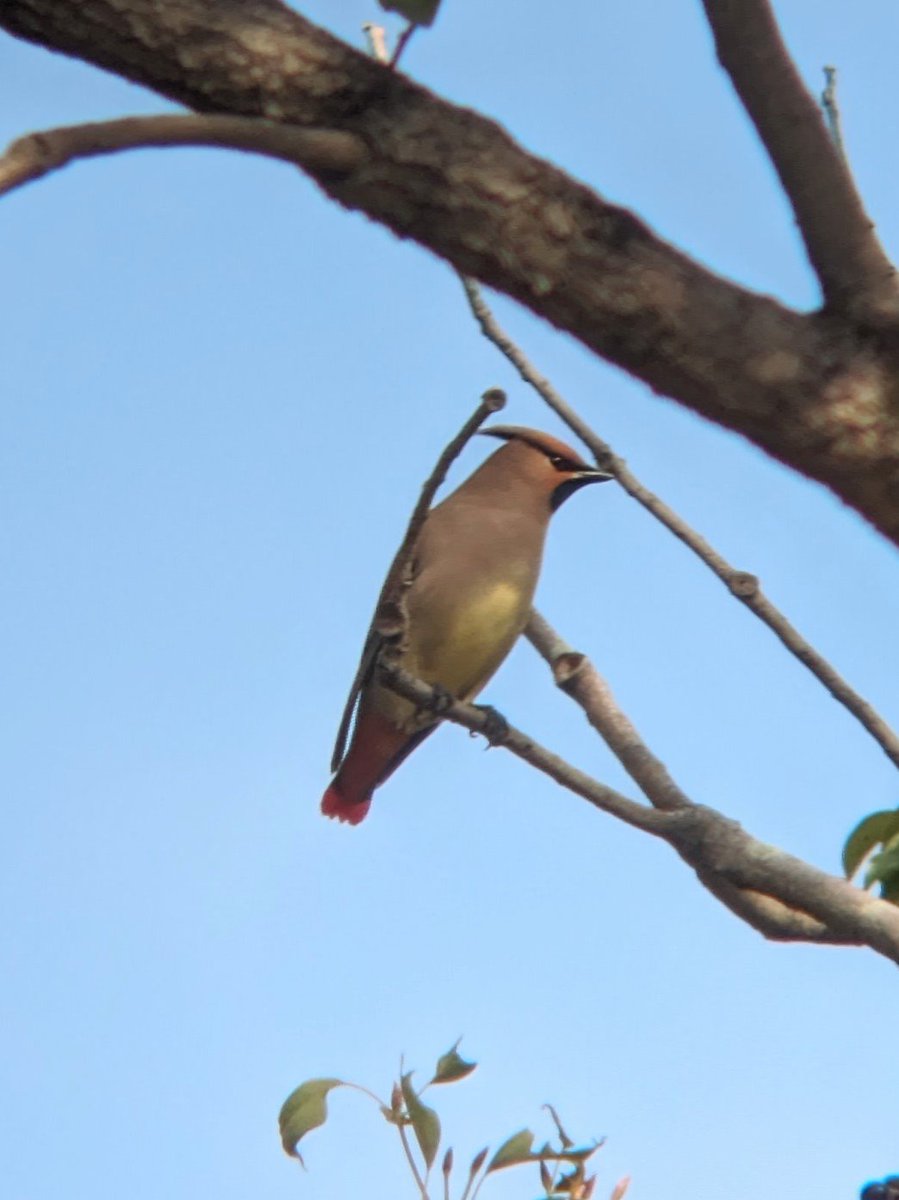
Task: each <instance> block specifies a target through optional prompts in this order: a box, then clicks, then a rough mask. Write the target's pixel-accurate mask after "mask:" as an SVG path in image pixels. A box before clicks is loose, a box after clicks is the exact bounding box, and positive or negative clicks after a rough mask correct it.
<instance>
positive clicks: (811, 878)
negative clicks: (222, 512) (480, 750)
mask: <svg viewBox="0 0 899 1200" xmlns="http://www.w3.org/2000/svg"><path fill="white" fill-rule="evenodd" d="M379 670H380V674H381V679H382V681H383V682H384V683H385V684H386V686H388V687H390V688H392V689H393V690H394V691H395V692H397V693H398V694H399V695H401V696H405V697H406V699H408V700H411V701H412V702H413V703H414V704H417V705H418V706H419V707H421V708H429V709H432V710H433V709H435V708H438V707H439V711H440V715H441V716H443V717H445V718H446V719H447V720H449V721H452V722H453V723H454V724H456V725H461V726H462V727H463V728H465V729H468V730H470V731H471V732H473V733H483V734H484V735H485V736H488V737H492V731H493V728H494V725H495V716H494V715H493V714H491V713H490V712H489V711H485V710H484V709H482V708H479V707H478V706H477V705H473V704H463V703H461V702H460V701H450V702H449V703H443V699H444V698H443V696H441V695H440V694H439V693H435V691H434V689H433V688H432V687H430V686H429V685H428V684H426V683H422V681H421V680H418V679H415V678H414V677H413V676H412V675H410V674H409V673H408V672H406V671H404V670H402V669H401V668H399V667H397V666H395V665H386V664H382V665H381V666H380V668H379ZM492 740H493V744H495V745H502V746H503V747H505V748H506V749H507V750H510V751H511V752H512V753H513V754H515V755H517V757H519V758H521V759H523V760H524V761H525V762H527V763H530V764H531V766H533V767H536V768H537V770H539V771H542V772H543V773H544V774H545V775H548V776H549V777H550V778H551V779H554V780H555V781H556V782H557V783H559V784H561V785H562V786H563V787H565V788H568V790H569V791H572V792H574V793H575V794H576V795H578V796H582V797H583V798H584V799H585V800H588V801H589V802H590V803H591V804H593V805H594V806H595V807H596V808H598V809H601V810H602V811H603V812H606V813H608V814H609V815H610V816H614V817H617V818H618V819H619V820H621V821H624V822H625V824H627V825H631V826H633V827H634V828H635V829H641V830H643V832H644V833H651V834H652V835H653V836H654V837H659V838H661V839H662V840H663V841H666V842H668V844H669V845H670V846H672V847H673V848H674V849H675V850H676V851H677V853H678V854H679V855H680V856H681V858H683V859H684V861H685V862H687V863H688V864H689V865H690V866H691V867H693V869H694V870H695V871H696V873H697V875H698V876H699V877H700V879H702V878H703V877H704V876H706V877H711V879H712V880H714V882H715V885H716V886H715V888H714V889H711V888H710V890H713V891H714V894H715V895H716V896H717V897H718V898H719V899H721V900H723V901H724V903H725V904H727V906H728V907H729V908H731V910H732V911H733V912H735V913H736V914H737V915H738V916H741V917H743V918H744V919H746V920H748V921H749V923H750V924H752V925H753V927H754V928H756V929H758V930H759V931H760V932H762V933H764V934H765V936H767V937H776V938H778V939H780V940H806V939H807V940H810V941H824V942H828V943H832V944H840V945H866V946H870V947H871V948H872V949H874V950H877V951H878V952H879V953H880V954H883V955H884V956H885V957H886V958H889V959H890V960H891V961H892V962H894V963H896V964H897V965H899V908H897V907H896V906H895V905H892V904H888V903H887V902H886V901H884V900H878V899H877V898H876V897H874V896H871V895H870V894H869V893H867V892H863V891H861V890H859V889H858V888H855V887H853V886H852V885H851V884H849V883H847V882H846V881H845V880H844V879H837V878H836V877H834V876H832V875H827V874H825V872H823V871H819V870H818V869H817V868H816V867H812V866H809V865H808V863H804V862H803V861H802V860H801V859H798V858H795V857H794V856H793V855H791V854H787V853H786V852H785V851H783V850H779V849H777V847H775V846H769V845H766V844H765V843H764V842H760V841H758V840H757V839H756V838H754V837H752V836H751V834H748V833H747V832H746V831H745V830H744V829H742V828H741V827H740V826H739V825H738V824H737V823H736V821H731V820H730V819H728V818H727V817H725V816H723V815H722V814H721V813H719V812H716V811H715V810H714V809H711V808H706V807H705V806H704V805H699V804H688V805H687V806H685V807H680V808H676V809H673V810H669V811H663V810H662V809H661V808H648V807H645V806H644V805H642V804H638V803H636V802H635V801H634V800H630V799H628V797H626V796H623V795H622V794H621V793H620V792H617V791H615V790H614V788H610V787H607V786H606V785H605V784H602V783H599V782H598V781H597V780H595V779H592V778H591V777H590V776H589V775H586V774H585V773H584V772H583V771H579V770H578V769H577V768H576V767H573V766H571V764H570V763H567V762H565V760H564V759H562V758H559V756H558V755H555V754H553V753H551V751H549V750H546V749H545V748H544V747H543V746H541V745H539V744H538V743H537V742H535V741H533V739H532V738H529V737H528V736H527V735H526V734H524V733H522V732H521V731H520V730H518V729H515V728H513V727H512V726H507V727H506V729H505V730H504V732H503V735H502V737H501V738H499V739H497V738H495V737H493V738H492ZM753 893H758V896H757V897H754V896H753ZM782 910H785V911H784V917H783V920H780V921H779V920H778V916H779V914H780V913H781V912H782ZM750 916H751V918H752V919H751V920H750Z"/></svg>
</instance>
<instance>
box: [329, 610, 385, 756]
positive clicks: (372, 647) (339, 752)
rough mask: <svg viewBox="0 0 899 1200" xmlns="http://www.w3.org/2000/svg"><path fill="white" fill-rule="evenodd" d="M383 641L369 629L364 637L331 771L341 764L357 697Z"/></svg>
mask: <svg viewBox="0 0 899 1200" xmlns="http://www.w3.org/2000/svg"><path fill="white" fill-rule="evenodd" d="M383 641H384V639H383V638H382V637H381V635H380V634H379V633H378V632H377V631H376V630H374V629H369V631H368V637H366V639H365V645H364V647H363V649H362V657H361V658H360V659H359V666H358V667H357V668H356V674H355V677H354V678H353V683H352V686H351V687H350V694H349V695H348V696H347V698H346V704H345V705H344V706H343V716H342V717H341V718H340V728H339V729H338V730H337V737H336V739H335V741H334V752H333V754H332V755H331V770H332V771H336V770H338V768H339V767H340V764H341V763H342V762H343V756H344V754H345V753H346V744H347V741H348V740H349V736H350V729H351V728H352V726H353V718H354V716H355V715H356V709H357V708H358V707H359V697H360V696H361V695H362V689H363V688H364V687H365V685H366V684H367V683H368V681H369V679H371V674H372V671H373V670H374V667H375V660H376V659H377V657H378V654H379V653H380V650H381V645H382V644H383Z"/></svg>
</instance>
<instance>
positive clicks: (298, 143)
mask: <svg viewBox="0 0 899 1200" xmlns="http://www.w3.org/2000/svg"><path fill="white" fill-rule="evenodd" d="M162 146H219V147H223V148H225V149H228V150H245V151H249V152H252V153H254V154H264V155H267V156H268V157H270V158H279V159H283V160H284V161H286V162H290V163H294V164H295V165H296V166H299V167H303V168H304V169H305V170H307V171H324V172H325V173H326V174H327V173H334V174H335V175H340V174H347V173H348V172H350V171H354V170H355V169H356V168H357V167H358V166H359V165H360V163H361V162H362V161H363V160H364V159H365V157H366V150H365V145H364V143H363V142H361V141H360V139H359V138H357V137H355V136H354V135H353V134H350V133H343V132H341V131H340V130H336V129H310V128H306V129H301V128H299V127H298V126H296V125H282V124H279V123H278V122H276V121H267V120H264V119H262V118H258V117H230V116H201V115H197V114H187V115H181V114H170V113H166V114H164V115H154V116H149V117H123V118H121V119H120V120H117V121H97V122H90V123H87V124H83V125H62V126H59V127H58V128H56V129H45V130H43V131H42V132H40V133H29V134H26V136H25V137H21V138H18V139H17V140H16V141H14V142H12V143H11V144H10V145H9V146H8V147H7V148H6V151H5V152H4V154H3V155H2V157H0V196H2V195H4V194H5V193H6V192H11V191H13V189H15V188H17V187H22V186H23V185H24V184H26V183H30V182H32V181H33V180H35V179H40V178H41V177H42V176H43V175H47V174H49V173H50V172H51V171H57V170H59V169H60V168H61V167H65V166H67V165H68V164H69V163H70V162H73V161H75V160H76V159H80V158H95V157H97V156H98V155H102V154H114V153H116V152H117V151H119V150H143V149H149V148H150V147H162Z"/></svg>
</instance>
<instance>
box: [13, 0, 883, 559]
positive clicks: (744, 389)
mask: <svg viewBox="0 0 899 1200" xmlns="http://www.w3.org/2000/svg"><path fill="white" fill-rule="evenodd" d="M722 2H723V0H722ZM0 27H3V28H5V29H7V30H8V31H10V32H12V33H14V34H18V35H19V36H21V37H25V38H28V39H30V40H33V41H37V42H39V43H41V44H43V45H45V46H48V47H51V48H54V49H58V50H62V51H64V52H66V53H70V54H76V55H79V56H80V57H82V58H85V59H87V60H88V61H91V62H94V63H96V64H97V65H99V66H102V67H105V68H107V69H111V70H114V71H117V72H118V73H119V74H121V75H123V76H125V77H126V78H129V79H133V80H135V81H137V82H139V83H142V84H144V85H146V86H148V87H151V88H155V89H156V90H157V91H159V92H161V93H162V94H163V95H166V96H169V97H170V98H172V99H174V100H177V101H179V102H181V103H184V104H186V105H188V106H189V107H191V108H194V109H196V110H198V111H202V112H228V113H232V114H234V115H238V116H259V117H265V118H267V119H269V120H272V121H279V122H284V123H285V124H291V125H296V126H301V127H310V126H311V127H314V128H316V129H319V130H335V131H340V132H342V133H347V134H351V135H353V136H354V137H357V138H359V139H360V140H361V141H362V142H363V143H364V145H365V147H366V150H367V156H366V157H365V160H364V161H363V162H362V163H361V164H360V165H359V166H358V168H357V169H356V170H354V171H351V172H350V173H349V174H345V175H340V176H339V177H337V178H335V176H334V174H333V172H332V173H329V172H327V171H319V170H317V169H312V168H307V169H309V173H310V174H311V175H312V176H313V177H314V178H315V179H316V180H317V181H318V183H319V184H320V185H321V186H322V188H323V189H324V190H325V191H326V192H327V193H328V194H329V195H331V196H332V197H333V198H334V199H336V200H338V201H339V202H340V203H341V204H344V205H346V206H347V207H349V208H353V209H359V210H361V211H363V212H365V213H367V214H368V215H369V216H370V217H372V218H373V219H374V220H376V221H380V222H382V223H383V224H385V225H386V226H388V227H389V228H391V229H393V230H394V231H395V232H396V233H397V234H398V235H399V236H401V237H408V238H413V239H414V240H416V241H417V242H419V243H420V244H421V245H422V246H425V247H427V248H428V249H430V250H432V251H433V252H434V253H435V254H437V255H439V256H441V257H443V258H445V259H447V260H448V261H450V262H452V263H453V264H454V265H455V266H456V267H457V268H458V269H459V270H461V271H462V272H464V273H465V274H468V275H472V276H474V277H476V278H478V279H480V280H482V281H483V282H485V283H487V284H489V285H491V286H493V287H496V288H497V289H499V290H500V291H503V292H505V293H506V294H508V295H510V296H513V297H514V298H516V299H518V300H519V301H521V303H523V304H525V305H526V306H527V307H529V308H530V309H532V311H534V312H535V313H538V314H539V315H541V316H543V317H545V318H546V319H547V320H549V321H551V322H552V323H553V324H555V325H556V326H558V327H559V328H561V329H565V330H567V331H568V332H570V333H572V334H573V335H574V336H575V337H577V338H579V339H580V340H581V341H582V342H583V343H584V344H585V345H587V346H588V347H590V348H591V349H593V350H595V351H596V352H597V353H598V354H600V355H602V356H603V357H605V358H607V359H608V360H609V361H610V362H613V363H616V364H617V365H618V366H620V367H622V368H623V369H624V370H627V371H629V372H630V373H631V374H633V375H635V376H636V377H638V378H640V379H642V380H643V381H644V382H646V383H647V384H648V385H649V386H650V387H652V388H653V389H655V390H656V391H660V392H664V393H666V394H667V395H670V396H673V397H675V398H676V399H677V400H679V401H680V402H681V403H683V404H685V405H687V406H688V407H690V408H692V409H694V410H695V411H697V412H699V413H701V414H702V415H704V416H706V417H708V418H709V419H710V420H713V421H717V422H719V423H720V424H722V425H725V426H727V427H728V428H730V429H733V430H735V431H737V432H739V433H741V434H743V435H744V436H746V437H748V438H750V439H751V440H752V441H754V442H755V443H756V444H757V445H759V446H761V447H762V448H763V449H765V450H767V451H768V452H769V453H770V454H772V455H774V456H775V457H777V458H779V459H781V460H782V461H784V462H786V463H788V464H789V465H791V466H793V467H794V468H795V469H797V470H799V471H802V472H804V473H806V474H807V475H809V476H811V477H812V478H814V479H817V480H819V481H821V482H822V483H825V484H827V485H828V486H829V487H831V488H832V489H833V490H834V492H835V493H836V494H837V495H839V496H840V497H842V498H843V499H844V500H845V501H846V502H847V503H849V504H851V505H853V506H854V507H855V508H857V509H858V511H859V512H861V513H863V514H864V515H865V516H867V517H868V519H869V520H871V521H872V522H873V523H874V524H875V525H876V526H877V527H878V528H880V529H881V530H882V531H883V532H884V533H886V534H887V535H888V536H889V537H891V538H893V539H894V540H895V541H896V542H897V543H899V484H897V481H899V382H897V381H899V347H897V346H896V345H895V344H893V343H891V342H890V339H887V338H882V339H881V340H880V341H878V342H874V341H872V339H870V338H865V337H863V336H861V335H860V334H859V332H858V330H857V327H856V325H855V324H854V323H852V322H849V321H843V320H841V319H840V316H839V313H840V312H841V311H842V308H841V307H840V306H835V305H831V311H830V312H828V314H826V315H824V316H818V315H811V316H802V315H800V314H798V313H794V312H791V311H789V310H788V309H786V308H784V307H783V306H781V305H779V304H778V303H776V302H775V301H773V300H771V299H769V298H767V297H764V296H760V295H756V294H753V293H751V292H748V291H746V290H745V289H742V288H739V287H736V286H735V285H734V284H732V283H730V282H728V281H726V280H724V279H721V278H719V277H717V276H715V275H714V274H713V273H711V272H710V271H707V270H705V269H704V268H703V267H701V266H700V265H698V264H697V263H695V262H693V261H691V260H690V259H689V258H687V257H686V256H685V255H683V254H680V253H679V252H678V251H677V250H675V249H674V248H672V247H671V246H670V245H668V244H667V243H665V242H664V241H662V240H661V239H660V238H658V237H657V236H656V235H654V234H653V233H652V232H651V231H650V230H649V229H648V228H647V227H646V226H645V225H644V224H643V223H642V222H641V221H639V220H637V219H636V218H635V217H634V216H632V215H631V214H630V213H628V212H626V211H624V210H623V209H621V208H617V207H615V206H614V205H611V204H608V203H607V202H606V201H604V200H603V199H602V198H601V197H599V196H598V195H596V194H595V193H594V192H592V191H590V190H589V189H588V188H587V187H585V186H584V185H583V184H580V183H578V182H576V181H575V180H573V179H571V178H570V177H568V176H567V175H565V174H564V173H563V172H561V171H559V170H558V169H557V168H555V167H553V166H552V165H550V164H549V163H546V162H544V161H542V160H541V159H539V158H537V157H535V156H533V155H529V154H527V153H526V152H525V151H524V150H522V149H521V148H520V147H519V146H518V145H517V144H516V143H515V142H513V141H512V139H511V138H510V137H509V136H508V135H507V134H506V133H505V132H504V131H503V130H501V129H500V128H499V127H498V126H497V125H496V124H495V123H494V122H492V121H489V120H487V119H485V118H484V117H481V116H479V115H478V114H476V113H473V112H471V111H470V110H468V109H462V108H457V107H455V106H453V105H450V104H447V103H446V102H444V101H442V100H440V99H438V98H437V97H436V96H434V95H432V94H431V93H430V92H428V91H426V90H425V89H424V88H421V87H419V86H417V85H416V84H414V83H413V82H412V81H411V80H409V79H408V78H406V77H405V76H403V75H401V74H400V73H399V72H396V71H391V70H390V69H389V68H387V67H384V66H382V65H380V64H378V63H376V62H374V61H372V59H371V58H370V57H369V56H367V55H365V54H361V53H357V52H356V51H354V50H352V49H350V48H349V47H347V46H344V45H343V44H341V43H340V42H339V41H337V40H336V39H335V38H333V37H331V36H330V35H329V34H327V33H326V32H324V31H323V30H321V29H318V28H316V27H315V26H314V25H312V24H311V23H310V22H308V21H306V20H304V18H303V17H301V16H300V15H299V14H297V13H295V12H293V11H292V10H290V9H289V8H287V7H286V5H284V4H282V3H280V2H279V0H241V3H233V2H228V3H225V2H222V3H218V4H215V5H211V4H209V3H206V2H205V0H92V2H91V4H79V5H73V4H71V3H68V0H5V2H4V3H3V4H2V6H0ZM817 120H818V121H819V124H820V117H818V118H817ZM822 130H823V126H822ZM824 136H825V137H826V134H825V135H824ZM830 153H831V154H833V148H832V147H830ZM819 190H820V189H819ZM841 228H842V227H841ZM824 240H826V239H824ZM856 243H857V239H856V240H855V241H853V246H854V247H855V249H854V250H853V253H854V254H855V255H856V258H858V259H859V261H862V263H863V265H864V264H867V265H870V262H869V258H870V255H868V256H867V257H866V256H865V254H864V253H862V251H863V249H864V247H863V246H861V244H856ZM853 261H854V260H853ZM844 274H845V272H844ZM850 274H851V272H850ZM837 275H838V279H839V282H840V286H842V285H843V283H845V282H846V281H845V280H844V279H843V275H842V274H840V273H839V272H837ZM852 278H853V279H856V276H855V275H853V276H852ZM850 282H851V281H850ZM862 282H863V283H864V285H865V287H869V285H870V276H869V275H865V276H864V278H863V280H862ZM847 286H848V285H847ZM835 288H836V284H834V285H833V288H832V290H834V289H835ZM882 290H883V291H884V292H885V293H889V290H890V287H889V286H887V285H884V288H883V289H882ZM840 295H841V305H842V300H843V297H842V293H840ZM847 303H848V302H847ZM843 307H845V306H843ZM868 307H870V303H869V304H868ZM874 307H875V308H876V307H877V306H876V305H875V306H874ZM888 309H889V304H886V308H885V309H884V311H887V310H888ZM878 311H880V310H878ZM881 317H883V313H881ZM884 319H885V318H884Z"/></svg>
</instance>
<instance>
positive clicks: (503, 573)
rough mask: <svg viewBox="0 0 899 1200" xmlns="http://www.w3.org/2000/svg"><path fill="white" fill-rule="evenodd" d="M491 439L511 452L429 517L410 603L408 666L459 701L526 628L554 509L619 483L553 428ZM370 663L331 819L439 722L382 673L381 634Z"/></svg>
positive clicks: (358, 811) (360, 806) (351, 810)
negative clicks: (584, 492) (606, 482)
mask: <svg viewBox="0 0 899 1200" xmlns="http://www.w3.org/2000/svg"><path fill="white" fill-rule="evenodd" d="M482 432H483V433H485V434H490V435H492V436H493V437H498V438H502V439H503V440H504V442H505V445H504V446H502V447H500V449H499V450H497V451H496V452H495V453H494V454H492V455H491V456H490V458H488V459H487V461H486V462H485V463H482V465H481V466H480V467H478V469H477V470H476V471H475V473H474V474H473V475H472V476H470V478H468V479H466V480H465V482H464V483H463V484H461V486H460V487H458V488H457V489H456V490H455V491H454V492H453V493H452V494H451V495H450V496H448V497H447V498H446V500H444V501H443V502H442V503H441V504H438V505H437V506H436V507H435V508H433V509H432V510H431V511H430V512H429V513H428V516H427V519H426V521H425V523H424V526H423V527H422V531H421V535H420V537H419V540H418V544H417V546H416V549H415V553H414V556H413V559H412V583H411V586H410V587H409V590H408V593H407V601H406V603H407V610H408V632H407V648H406V651H405V653H404V655H403V657H402V660H401V665H402V667H403V668H404V669H405V670H407V671H408V672H410V674H412V675H415V676H416V677H417V678H418V679H421V680H423V681H424V682H425V683H429V684H431V685H432V686H433V685H439V686H440V687H441V688H444V689H446V690H447V691H449V692H450V693H451V694H452V695H453V696H455V697H456V699H458V700H471V699H473V698H474V697H475V696H476V695H477V694H478V692H480V690H481V689H482V688H483V687H484V685H485V684H486V683H487V681H488V680H489V679H490V678H491V676H492V675H493V674H494V672H495V671H496V670H497V668H498V667H499V665H500V663H502V661H503V659H504V658H505V657H506V655H507V654H508V653H509V651H510V650H511V649H512V646H513V644H514V643H515V640H516V639H517V638H518V636H519V634H520V633H521V632H522V630H523V629H524V627H525V625H526V624H527V620H528V616H529V614H530V611H531V603H532V601H533V598H534V589H535V588H536V586H537V577H538V576H539V574H540V562H541V559H542V557H543V543H544V541H545V539H546V530H547V527H548V525H549V519H550V517H551V516H552V514H553V513H554V512H555V510H556V509H557V508H558V507H559V505H560V504H561V503H562V501H563V500H565V499H566V498H567V497H568V496H570V495H571V493H572V492H574V491H576V490H577V489H578V488H579V487H582V486H583V485H584V484H586V483H595V482H598V481H599V480H603V479H611V476H610V475H608V474H607V473H606V472H605V471H601V470H597V469H596V468H595V467H591V466H589V465H588V464H587V463H585V462H584V461H583V459H581V458H580V456H579V455H578V454H576V453H575V451H574V450H572V449H571V447H570V446H566V445H565V443H564V442H561V441H559V439H558V438H554V437H551V436H550V435H549V434H548V433H540V432H539V431H538V430H535V429H524V428H520V427H518V426H512V425H494V426H492V427H491V428H489V429H485V430H483V431H482ZM363 658H364V661H366V662H367V664H368V667H369V669H368V674H367V677H365V672H364V671H363V673H362V676H363V677H362V678H361V679H359V677H357V681H358V682H357V688H356V690H355V691H354V693H353V694H352V695H351V696H350V698H349V701H348V712H349V711H351V710H352V706H353V705H354V704H355V702H356V698H357V695H358V700H359V705H358V711H357V714H356V724H355V728H354V730H353V736H352V740H351V742H350V748H349V751H348V752H347V754H346V757H345V758H344V759H343V760H342V762H340V763H339V769H337V767H338V764H336V763H335V764H334V765H335V769H337V774H336V775H335V777H334V779H333V781H332V783H331V786H330V787H329V788H328V790H327V791H326V792H325V794H324V797H323V798H322V812H323V813H324V814H325V815H326V816H329V817H336V818H337V819H338V820H339V821H347V822H349V824H350V825H358V824H359V822H360V821H361V820H362V819H363V817H364V816H365V814H366V813H367V812H368V809H369V805H370V804H371V796H372V792H373V791H374V790H375V788H376V787H378V786H379V785H380V784H382V783H383V782H384V780H385V779H386V778H387V777H388V776H389V775H391V774H392V773H393V771H395V770H396V768H397V767H398V766H399V765H400V763H401V762H402V761H403V759H404V758H406V756H407V755H408V754H410V753H411V752H412V751H413V750H414V749H415V747H416V746H417V745H418V744H419V743H420V742H421V741H423V740H424V738H426V737H427V736H428V734H429V733H431V732H432V731H433V730H434V729H435V728H436V727H437V724H438V723H439V722H438V719H437V718H436V717H435V716H434V714H433V713H427V712H422V711H421V710H419V709H416V707H415V705H414V704H412V703H411V701H409V700H406V699H404V698H403V697H401V696H398V695H397V694H396V693H395V692H392V691H390V689H389V688H387V687H385V686H384V685H383V684H381V683H380V682H378V680H377V679H376V678H374V671H375V665H374V663H375V659H376V658H377V646H376V645H373V644H372V640H371V637H370V639H369V643H368V645H367V647H366V653H365V654H364V656H363ZM342 733H343V730H342V731H341V734H342ZM341 749H342V737H341V736H339V737H338V749H337V752H336V753H337V754H339V752H340V750H341Z"/></svg>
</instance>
